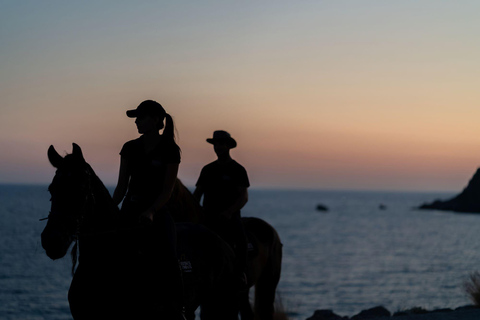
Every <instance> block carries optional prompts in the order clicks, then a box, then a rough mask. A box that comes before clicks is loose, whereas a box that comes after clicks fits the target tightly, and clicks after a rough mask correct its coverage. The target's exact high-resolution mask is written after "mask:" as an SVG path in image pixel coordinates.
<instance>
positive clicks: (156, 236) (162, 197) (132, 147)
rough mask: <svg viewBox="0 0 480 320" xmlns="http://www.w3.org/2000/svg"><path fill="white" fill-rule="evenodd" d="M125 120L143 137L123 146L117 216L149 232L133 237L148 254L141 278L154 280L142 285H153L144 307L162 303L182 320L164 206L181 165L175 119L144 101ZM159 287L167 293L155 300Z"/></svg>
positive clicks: (172, 233)
mask: <svg viewBox="0 0 480 320" xmlns="http://www.w3.org/2000/svg"><path fill="white" fill-rule="evenodd" d="M127 116H128V117H129V118H135V124H136V126H137V129H138V133H140V134H141V136H140V137H139V138H137V139H135V140H131V141H128V142H126V143H125V144H124V145H123V148H122V150H121V152H120V155H121V158H120V172H119V177H118V183H117V187H116V188H115V191H114V193H113V200H114V202H115V204H117V205H118V204H120V202H122V200H123V203H122V207H121V211H120V212H121V215H122V218H123V220H124V221H125V223H126V224H128V225H129V226H139V225H144V226H147V227H148V228H149V230H151V231H152V232H140V233H139V234H138V236H137V237H136V238H137V240H138V241H139V242H140V246H141V248H140V249H141V250H145V251H146V252H148V253H149V254H147V257H149V258H148V259H149V260H148V259H147V266H146V268H149V271H150V272H151V273H149V272H145V274H151V277H152V278H149V279H144V281H145V282H148V283H150V282H151V283H150V284H149V285H147V287H148V288H152V289H151V290H150V291H149V292H148V293H147V294H146V296H147V298H146V300H145V301H144V303H145V305H146V307H147V308H153V310H155V308H156V306H158V305H162V304H163V305H164V306H166V308H167V309H168V310H167V312H170V313H171V314H172V316H171V318H172V319H182V315H181V311H182V307H183V306H182V303H183V299H182V296H183V287H182V279H181V271H180V268H179V264H178V260H177V255H176V232H175V223H174V221H173V219H172V217H171V216H170V213H169V212H168V210H167V208H166V206H165V205H166V203H167V201H168V200H169V198H170V195H171V193H172V190H173V186H174V184H175V180H176V178H177V172H178V167H179V163H180V148H179V147H178V145H177V144H176V143H175V135H174V123H173V119H172V117H171V116H170V115H169V114H167V113H166V111H165V109H164V108H163V107H162V106H161V105H160V104H159V103H158V102H156V101H153V100H145V101H143V102H142V103H140V105H139V106H138V107H137V108H136V109H134V110H128V111H127ZM164 122H165V124H164ZM162 129H164V130H163V133H162V134H160V130H162ZM161 270H163V274H162V271H161ZM159 288H164V289H163V290H164V291H166V292H163V295H159V291H160V290H162V289H159ZM159 299H161V300H163V301H158V300H159ZM165 299H166V301H165ZM164 309H165V308H164ZM162 312H165V310H163V311H162Z"/></svg>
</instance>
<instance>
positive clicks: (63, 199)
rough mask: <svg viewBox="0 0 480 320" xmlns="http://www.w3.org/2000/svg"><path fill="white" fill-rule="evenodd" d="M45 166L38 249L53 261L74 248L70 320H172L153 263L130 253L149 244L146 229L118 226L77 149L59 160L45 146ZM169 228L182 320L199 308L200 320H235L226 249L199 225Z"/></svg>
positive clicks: (152, 256)
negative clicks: (51, 171) (46, 196)
mask: <svg viewBox="0 0 480 320" xmlns="http://www.w3.org/2000/svg"><path fill="white" fill-rule="evenodd" d="M48 159H49V161H50V163H51V164H52V165H53V166H54V167H55V168H56V169H57V170H56V173H55V176H54V178H53V180H52V183H51V184H50V186H49V192H50V194H51V210H50V214H49V216H48V222H47V224H46V226H45V228H44V230H43V232H42V234H41V241H42V246H43V248H44V249H45V251H46V254H47V255H48V256H49V257H50V258H51V259H53V260H55V259H60V258H62V257H64V256H65V255H66V253H67V251H68V249H69V247H70V246H71V244H72V243H73V242H75V245H74V246H73V249H72V260H73V267H72V273H73V278H72V282H71V285H70V288H69V292H68V301H69V304H70V310H71V313H72V316H73V318H74V319H75V320H79V319H80V320H82V319H153V318H155V319H168V320H171V319H173V318H172V317H171V314H168V313H167V312H166V310H167V307H168V306H165V305H164V304H162V303H163V301H162V299H163V298H165V297H168V294H170V293H164V292H161V291H162V288H161V282H159V281H157V279H159V273H161V271H159V270H158V269H156V266H158V265H159V264H158V263H157V262H158V261H160V262H161V255H159V254H158V253H157V252H158V251H155V250H149V249H148V248H147V249H139V247H138V246H136V245H135V243H136V242H138V239H143V238H144V237H146V238H147V239H148V238H149V237H151V236H152V233H153V231H152V227H151V226H150V225H139V226H136V227H129V228H126V227H125V226H123V225H122V223H121V221H120V218H119V217H120V212H119V209H118V207H117V206H116V205H115V203H114V202H113V200H112V197H111V196H110V193H109V192H108V190H107V189H106V188H105V186H104V184H103V183H102V181H101V180H100V179H99V177H98V176H97V175H96V174H95V172H94V170H93V169H92V167H91V166H90V165H89V164H88V163H87V162H86V161H85V159H84V157H83V153H82V150H81V148H80V147H79V146H78V145H77V144H73V152H72V153H71V154H68V155H66V156H65V157H62V156H60V155H59V154H58V153H57V151H55V149H54V147H53V146H50V148H49V149H48ZM176 227H177V228H176V229H177V236H178V242H177V254H178V259H179V261H180V266H181V270H182V275H183V286H184V295H183V301H182V302H183V305H184V307H185V317H186V318H187V319H188V320H192V319H194V317H195V313H194V312H195V310H196V309H197V308H198V307H199V306H201V314H200V318H201V319H202V320H207V319H212V320H220V319H222V320H224V319H225V320H234V319H238V306H237V301H236V300H237V292H236V290H234V289H233V288H235V285H234V283H235V277H234V253H233V251H232V250H231V248H229V247H228V245H227V244H226V243H225V242H224V241H223V240H221V239H220V238H219V237H218V236H217V235H215V234H214V233H213V232H211V231H209V230H208V229H206V228H205V227H202V226H201V225H199V224H192V223H178V224H176ZM77 257H78V259H77ZM152 262H153V263H152ZM160 264H161V263H160ZM75 265H76V268H75ZM166 276H168V275H166ZM160 278H161V277H160ZM159 283H160V287H159V285H158V284H159ZM159 292H161V294H159ZM158 298H160V299H158Z"/></svg>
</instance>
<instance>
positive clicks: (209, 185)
mask: <svg viewBox="0 0 480 320" xmlns="http://www.w3.org/2000/svg"><path fill="white" fill-rule="evenodd" d="M207 142H208V143H211V144H213V149H214V151H215V154H216V155H217V160H215V161H214V162H212V163H210V164H207V165H206V166H205V167H203V169H202V171H201V173H200V176H199V178H198V181H197V183H196V188H195V191H194V193H193V195H194V197H195V199H196V200H197V201H199V202H200V201H201V198H202V196H203V208H204V210H205V225H206V226H207V227H209V228H210V229H212V230H213V231H215V232H216V233H217V234H218V235H219V236H220V237H221V238H222V239H224V240H225V241H226V242H227V243H228V244H229V245H230V246H231V247H232V248H233V250H234V252H235V255H236V261H237V264H236V267H237V268H236V269H237V270H236V271H237V273H238V276H239V280H240V285H246V283H247V279H246V276H245V272H246V265H247V239H246V235H245V230H244V228H243V224H242V221H241V216H240V209H242V208H243V206H245V204H246V203H247V202H248V191H247V188H248V187H249V186H250V182H249V180H248V175H247V171H246V170H245V168H244V167H243V166H242V165H240V164H239V163H238V162H236V161H235V160H233V159H232V157H231V155H230V150H231V149H233V148H235V147H236V146H237V142H236V141H235V140H234V139H233V138H232V137H231V135H230V134H229V133H228V132H226V131H223V130H218V131H215V132H214V133H213V138H209V139H207Z"/></svg>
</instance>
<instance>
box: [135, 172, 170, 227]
mask: <svg viewBox="0 0 480 320" xmlns="http://www.w3.org/2000/svg"><path fill="white" fill-rule="evenodd" d="M177 173H178V163H170V164H167V172H166V174H165V180H164V181H163V189H162V193H160V195H159V196H158V197H157V199H156V200H155V202H154V203H153V205H152V206H151V207H150V208H148V210H147V211H145V212H144V213H142V216H143V217H146V218H148V219H150V220H152V221H153V215H154V214H155V212H157V211H158V210H160V209H161V208H162V207H163V206H164V205H165V204H166V203H167V201H168V200H169V199H170V196H171V194H172V191H173V187H174V185H175V180H176V178H177Z"/></svg>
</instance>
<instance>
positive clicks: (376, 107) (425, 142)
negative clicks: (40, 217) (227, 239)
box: [0, 0, 480, 191]
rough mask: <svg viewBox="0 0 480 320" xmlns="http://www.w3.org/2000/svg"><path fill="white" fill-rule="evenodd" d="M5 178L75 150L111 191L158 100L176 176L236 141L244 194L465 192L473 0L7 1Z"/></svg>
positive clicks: (0, 54) (1, 93) (2, 74)
mask: <svg viewBox="0 0 480 320" xmlns="http://www.w3.org/2000/svg"><path fill="white" fill-rule="evenodd" d="M0 4H1V10H0V40H1V41H0V43H1V45H0V111H1V116H0V150H1V152H0V183H35V184H38V183H42V184H47V183H49V182H50V181H51V179H52V177H53V174H54V169H53V168H52V167H51V165H50V164H49V163H48V160H47V157H46V152H47V148H48V147H49V146H50V145H51V144H53V145H54V146H55V147H56V148H57V150H58V151H59V152H60V153H61V154H66V153H67V152H71V143H72V142H76V143H78V144H79V145H80V146H81V147H82V148H83V152H84V155H85V158H86V160H87V161H88V162H89V163H90V164H91V165H92V167H93V168H94V169H95V170H96V172H97V174H98V175H99V176H100V178H101V179H102V180H103V181H104V182H105V183H106V184H107V185H115V183H116V179H117V175H118V166H119V160H120V158H119V154H118V153H119V151H120V149H121V147H122V145H123V143H125V142H126V141H128V140H131V139H134V138H136V137H138V133H137V131H136V128H135V125H134V120H132V119H129V118H127V117H126V115H125V111H126V110H128V109H132V108H135V107H136V106H137V105H138V104H139V103H140V102H141V101H143V100H146V99H153V100H156V101H158V102H160V103H161V104H162V105H163V106H164V107H165V109H166V110H167V112H169V113H170V114H171V115H172V116H173V117H174V120H175V122H176V126H177V129H178V143H179V145H180V147H181V148H182V163H181V165H180V172H179V178H180V179H182V180H183V181H184V183H185V184H187V185H189V186H192V185H194V183H195V181H196V179H197V177H198V175H199V173H200V170H201V168H202V166H203V165H205V164H207V163H208V162H211V161H213V160H214V159H215V154H214V152H213V149H212V147H211V145H209V144H208V143H206V141H205V139H206V138H209V137H211V136H212V133H213V131H214V130H217V129H223V130H227V131H229V132H230V133H231V134H232V136H233V137H234V138H235V139H236V140H237V142H238V148H236V149H234V150H233V151H232V155H233V157H234V158H235V159H236V160H237V161H239V162H240V163H241V164H243V165H244V166H245V167H246V169H247V171H248V174H249V177H250V181H251V185H252V187H257V188H265V187H275V188H308V189H311V188H318V189H361V190H411V191H417V190H418V191H459V190H461V189H462V188H463V187H464V186H465V185H466V184H467V182H468V180H469V178H470V177H471V176H472V175H473V173H474V172H475V170H476V169H477V167H479V166H480V125H479V122H480V38H479V34H480V20H479V18H478V14H479V12H480V2H479V1H473V0H472V1H438V0H435V1H434V0H431V1H413V0H412V1H409V0H402V1H384V0H375V1H354V0H351V1H320V0H317V1H135V2H134V1H77V2H73V1H8V0H7V1H0Z"/></svg>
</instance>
